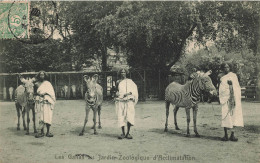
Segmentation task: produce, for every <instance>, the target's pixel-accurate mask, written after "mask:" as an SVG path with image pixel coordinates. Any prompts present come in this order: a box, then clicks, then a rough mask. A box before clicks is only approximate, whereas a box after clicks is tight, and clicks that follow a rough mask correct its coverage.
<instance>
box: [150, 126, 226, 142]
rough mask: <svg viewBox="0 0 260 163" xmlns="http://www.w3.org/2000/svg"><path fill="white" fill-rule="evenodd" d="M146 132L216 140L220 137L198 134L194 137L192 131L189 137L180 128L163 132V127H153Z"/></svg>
mask: <svg viewBox="0 0 260 163" xmlns="http://www.w3.org/2000/svg"><path fill="white" fill-rule="evenodd" d="M148 132H154V133H158V134H165V135H167V136H173V135H174V136H178V137H183V138H197V139H207V140H216V141H220V140H221V137H216V136H205V135H200V137H196V136H195V134H192V133H191V135H190V136H189V137H187V136H186V133H183V132H182V131H181V130H179V131H174V130H168V132H164V129H158V128H153V129H150V130H149V131H148ZM185 132H186V131H185Z"/></svg>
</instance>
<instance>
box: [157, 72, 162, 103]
mask: <svg viewBox="0 0 260 163" xmlns="http://www.w3.org/2000/svg"><path fill="white" fill-rule="evenodd" d="M158 76H159V90H158V97H159V99H161V92H162V91H161V70H160V69H159V75H158Z"/></svg>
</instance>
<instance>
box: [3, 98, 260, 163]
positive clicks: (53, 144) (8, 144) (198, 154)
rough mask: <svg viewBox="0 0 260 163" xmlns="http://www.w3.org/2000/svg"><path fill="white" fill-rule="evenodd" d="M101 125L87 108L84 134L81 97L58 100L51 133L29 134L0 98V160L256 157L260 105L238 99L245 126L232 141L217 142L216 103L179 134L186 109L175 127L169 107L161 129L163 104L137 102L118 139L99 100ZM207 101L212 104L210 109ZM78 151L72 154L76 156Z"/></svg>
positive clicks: (202, 108)
mask: <svg viewBox="0 0 260 163" xmlns="http://www.w3.org/2000/svg"><path fill="white" fill-rule="evenodd" d="M103 105H104V106H103V109H102V115H101V116H102V117H101V121H102V127H103V128H102V129H101V130H100V129H99V130H98V132H99V134H98V135H94V134H93V130H91V129H90V127H91V126H92V125H93V122H92V112H91V114H90V115H89V119H90V120H89V122H88V124H87V127H86V133H85V135H84V136H82V137H80V136H78V134H79V132H80V131H81V129H82V125H83V121H84V117H85V110H84V101H83V100H71V101H58V102H57V103H56V106H55V110H54V115H53V125H52V128H51V131H52V133H53V134H54V137H53V138H47V137H44V138H39V139H36V138H34V134H33V133H32V132H33V128H32V123H31V124H30V135H25V131H23V130H21V131H17V130H16V124H17V116H16V110H15V107H14V103H13V102H1V103H0V130H1V132H0V162H3V163H12V162H28V163H29V162H32V163H34V162H47V163H54V162H129V163H131V162H147V163H148V162H158V161H160V162H161V161H162V162H170V161H171V162H173V161H174V162H252V163H255V162H259V161H260V159H259V158H260V143H259V142H260V141H259V134H260V118H259V117H260V110H259V103H247V102H243V113H244V122H245V127H244V128H241V129H238V130H239V131H238V132H237V135H236V136H237V137H238V138H239V141H238V142H230V141H229V142H221V141H220V138H221V137H222V136H223V129H222V128H221V127H220V112H221V110H220V106H219V105H217V104H216V103H214V104H213V105H210V104H206V103H205V104H200V105H199V113H198V122H197V124H198V125H197V126H198V132H199V133H200V135H201V137H200V138H196V137H194V133H193V122H191V127H190V128H191V137H190V138H187V137H185V133H186V114H185V111H184V109H180V110H179V112H178V123H179V127H180V128H181V130H179V131H176V130H175V129H174V125H173V112H172V108H171V112H170V117H169V132H168V133H165V132H164V123H165V108H164V102H163V101H153V102H152V101H148V102H145V103H144V102H139V103H138V105H137V107H136V125H135V126H134V127H133V128H132V129H131V132H132V133H131V134H132V135H133V137H134V139H133V140H126V139H124V140H118V139H117V136H118V135H119V134H120V132H121V131H120V129H119V128H117V121H116V115H115V109H114V105H113V104H111V103H108V102H105V103H104V104H103ZM212 106H213V108H212ZM77 154H78V156H75V155H77Z"/></svg>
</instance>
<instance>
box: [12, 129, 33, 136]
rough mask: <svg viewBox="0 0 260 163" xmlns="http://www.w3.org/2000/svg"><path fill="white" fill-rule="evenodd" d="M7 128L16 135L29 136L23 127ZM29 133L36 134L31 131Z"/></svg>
mask: <svg viewBox="0 0 260 163" xmlns="http://www.w3.org/2000/svg"><path fill="white" fill-rule="evenodd" d="M7 130H9V131H11V132H12V133H13V134H14V135H16V136H28V135H25V133H26V131H25V130H24V129H23V127H22V128H21V129H20V130H17V128H16V127H8V128H7ZM29 135H34V133H33V132H30V134H29Z"/></svg>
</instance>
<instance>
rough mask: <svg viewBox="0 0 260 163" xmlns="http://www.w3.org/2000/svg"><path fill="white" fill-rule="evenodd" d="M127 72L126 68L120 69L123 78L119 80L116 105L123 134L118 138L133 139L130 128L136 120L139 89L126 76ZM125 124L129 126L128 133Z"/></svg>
mask: <svg viewBox="0 0 260 163" xmlns="http://www.w3.org/2000/svg"><path fill="white" fill-rule="evenodd" d="M127 73H128V71H127V70H126V69H121V70H119V75H120V76H121V79H120V80H119V81H118V82H117V93H116V98H115V105H116V114H117V117H118V125H119V127H121V129H122V134H121V135H120V136H119V137H118V139H124V138H127V139H133V137H132V136H131V135H130V128H131V126H133V125H134V122H135V105H136V103H137V101H138V90H137V86H136V84H135V83H134V82H133V81H132V80H131V79H128V78H126V74H127ZM125 126H127V133H126V134H125Z"/></svg>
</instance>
